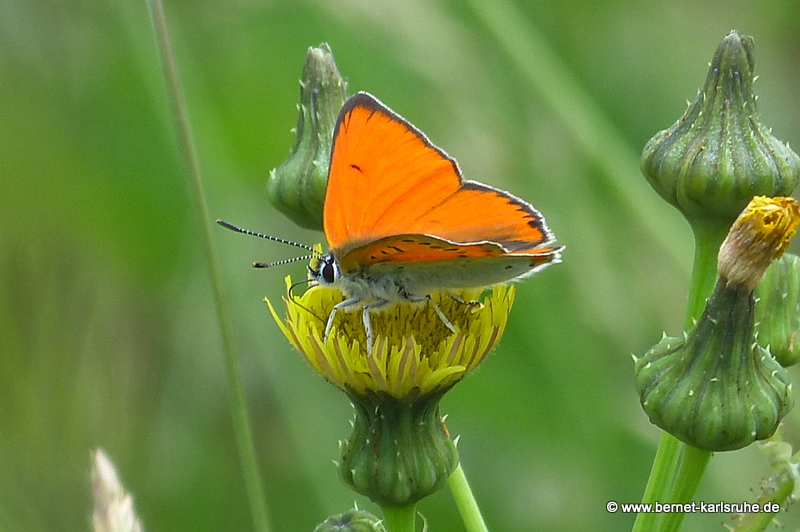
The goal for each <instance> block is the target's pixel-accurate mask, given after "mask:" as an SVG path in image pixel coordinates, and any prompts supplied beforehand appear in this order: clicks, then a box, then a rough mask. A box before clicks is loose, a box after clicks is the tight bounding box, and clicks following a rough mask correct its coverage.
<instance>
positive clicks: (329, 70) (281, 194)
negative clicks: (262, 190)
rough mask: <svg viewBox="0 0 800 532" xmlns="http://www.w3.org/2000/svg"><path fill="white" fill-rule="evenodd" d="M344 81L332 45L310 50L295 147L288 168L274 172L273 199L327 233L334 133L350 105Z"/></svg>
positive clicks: (270, 189)
mask: <svg viewBox="0 0 800 532" xmlns="http://www.w3.org/2000/svg"><path fill="white" fill-rule="evenodd" d="M346 100H347V83H346V82H345V81H344V80H343V79H342V76H341V74H339V70H338V69H337V68H336V63H335V62H334V60H333V53H332V52H331V49H330V47H329V46H328V45H327V44H326V43H322V44H321V45H320V46H319V48H309V49H308V53H307V54H306V62H305V66H304V67H303V78H302V80H301V81H300V106H299V110H300V114H299V116H298V118H297V126H296V127H295V130H294V131H295V135H296V138H295V142H294V146H293V147H292V150H291V152H290V153H289V157H288V158H287V159H286V161H284V163H283V164H282V165H281V166H280V167H279V168H277V169H276V170H273V171H272V172H270V175H269V180H268V181H267V196H268V197H269V201H270V203H272V204H273V205H274V206H275V207H276V208H277V209H278V210H280V211H281V212H282V213H284V214H285V215H286V216H288V217H289V218H291V219H292V221H294V222H295V223H296V224H298V225H300V226H302V227H306V228H308V229H317V230H322V206H323V203H324V201H325V189H326V187H327V185H328V166H329V165H330V156H331V144H332V140H333V128H334V126H335V125H336V119H337V117H338V116H339V111H340V110H341V109H342V106H343V105H344V102H345V101H346Z"/></svg>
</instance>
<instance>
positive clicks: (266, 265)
mask: <svg viewBox="0 0 800 532" xmlns="http://www.w3.org/2000/svg"><path fill="white" fill-rule="evenodd" d="M314 257H316V255H303V256H302V257H294V258H291V259H284V260H278V261H275V262H254V263H253V268H272V267H273V266H281V265H283V264H289V263H291V262H297V261H298V260H308V259H313V258H314Z"/></svg>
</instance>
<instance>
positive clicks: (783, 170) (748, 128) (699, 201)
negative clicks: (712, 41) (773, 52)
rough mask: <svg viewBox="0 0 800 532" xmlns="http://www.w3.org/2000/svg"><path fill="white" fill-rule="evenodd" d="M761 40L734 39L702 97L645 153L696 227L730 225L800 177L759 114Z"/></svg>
mask: <svg viewBox="0 0 800 532" xmlns="http://www.w3.org/2000/svg"><path fill="white" fill-rule="evenodd" d="M753 80H754V77H753V38H752V37H749V36H741V37H740V36H739V35H738V34H737V33H736V32H731V33H730V34H728V36H727V37H725V39H723V41H722V43H721V44H720V45H719V48H717V51H716V54H715V55H714V58H713V60H712V61H711V66H710V68H709V71H708V77H707V78H706V83H705V86H704V87H703V89H702V90H701V91H700V92H699V93H698V96H697V98H696V99H695V100H694V102H692V103H691V104H689V108H688V109H687V110H686V113H685V114H684V115H683V117H681V119H680V120H678V121H677V122H676V123H675V124H674V125H673V126H672V127H671V128H669V129H666V130H664V131H661V132H659V133H657V134H656V135H655V136H654V137H653V138H652V139H650V141H649V142H648V143H647V145H646V146H645V148H644V151H643V153H642V161H641V166H642V172H643V173H644V175H645V177H646V178H647V180H648V181H649V182H650V185H651V186H652V187H653V188H654V189H655V190H656V191H657V192H658V193H659V194H660V195H661V197H663V198H664V199H665V200H666V201H668V202H669V203H671V204H672V205H674V206H675V207H677V208H678V210H680V211H681V212H682V213H683V215H684V216H685V217H686V218H687V219H688V220H689V221H690V222H693V221H695V220H698V219H712V220H719V221H722V222H724V223H725V224H726V225H729V224H730V223H731V222H732V221H733V220H734V219H735V218H736V217H737V216H738V214H739V212H741V210H742V209H743V208H744V206H745V205H746V204H747V202H748V201H749V200H750V198H752V197H753V196H755V195H766V196H784V195H789V194H791V193H792V191H793V190H794V188H795V186H796V185H797V183H798V180H799V179H800V157H798V156H797V154H796V153H794V152H793V151H792V150H791V149H790V148H789V146H788V145H787V144H785V143H783V142H781V141H779V140H778V139H777V138H775V137H774V136H773V135H772V133H771V132H770V129H769V128H768V127H766V126H765V125H763V124H762V123H761V122H760V120H759V118H758V114H757V112H756V97H755V95H754V94H753Z"/></svg>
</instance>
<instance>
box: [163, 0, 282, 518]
mask: <svg viewBox="0 0 800 532" xmlns="http://www.w3.org/2000/svg"><path fill="white" fill-rule="evenodd" d="M149 5H150V13H151V16H152V22H153V31H154V32H155V35H156V40H157V43H158V50H159V53H160V55H161V63H162V68H163V70H164V81H165V83H166V88H167V94H168V96H169V99H170V103H171V108H172V120H173V123H174V125H175V128H176V130H177V131H176V132H177V135H178V145H179V148H180V151H181V155H182V159H183V166H184V170H185V173H186V178H187V181H188V185H189V190H190V192H191V196H192V203H193V205H194V211H195V215H196V221H197V226H198V229H199V232H200V241H201V243H202V245H203V252H204V254H205V258H206V265H207V267H208V270H209V275H210V277H211V285H212V290H213V294H214V303H215V307H216V314H217V325H218V327H219V331H220V337H221V341H222V350H223V352H224V354H225V368H226V370H227V374H228V391H229V400H230V408H231V414H232V416H233V428H234V433H235V435H236V443H237V447H238V449H239V459H240V463H241V467H242V472H243V474H244V481H245V489H246V491H247V497H248V500H249V503H250V511H251V513H252V519H253V525H254V527H255V529H256V530H257V531H259V532H269V530H270V526H269V518H268V516H267V507H266V504H265V502H264V501H265V498H264V488H263V486H262V484H261V478H260V476H259V474H258V466H257V464H256V458H255V452H254V450H253V443H252V441H253V439H252V433H251V430H250V422H249V420H248V418H247V410H246V407H245V401H244V392H243V389H242V379H241V374H240V369H239V356H238V353H237V351H236V348H235V346H234V342H233V333H232V330H231V325H230V316H229V314H228V308H227V305H226V301H227V298H226V297H225V294H224V292H225V290H224V286H223V282H222V275H221V273H220V268H219V263H218V261H217V256H216V252H215V250H214V246H213V244H212V242H211V230H210V223H209V221H210V217H209V214H208V207H207V204H206V200H205V193H204V191H203V183H202V180H201V178H200V169H199V166H198V164H197V154H196V150H195V147H194V141H193V140H192V135H191V130H190V127H189V117H188V113H187V111H186V103H185V102H184V99H183V92H182V91H181V87H180V80H179V79H178V72H177V68H176V65H175V59H174V57H173V55H172V47H171V45H170V40H169V34H168V32H167V22H166V18H165V16H164V8H163V6H162V4H161V0H150V2H149Z"/></svg>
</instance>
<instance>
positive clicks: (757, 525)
mask: <svg viewBox="0 0 800 532" xmlns="http://www.w3.org/2000/svg"><path fill="white" fill-rule="evenodd" d="M776 483H777V487H776V488H775V489H774V490H773V491H771V492H770V493H762V494H761V495H760V496H759V497H758V500H757V501H756V504H758V506H759V508H762V509H763V508H764V505H765V504H766V503H768V502H769V503H775V504H777V505H778V506H779V507H782V506H783V504H784V503H785V502H786V501H787V499H788V498H789V496H790V495H791V494H792V492H793V491H794V478H793V476H792V474H791V471H789V470H788V467H787V469H785V470H783V471H781V472H780V473H779V474H778V479H777V480H776ZM778 513H780V511H778V512H763V513H762V512H760V513H748V514H743V515H742V518H741V519H740V521H739V524H738V525H737V526H736V528H734V532H762V531H764V530H766V529H767V527H768V526H769V525H770V524H772V520H773V519H774V518H775V516H776V515H778Z"/></svg>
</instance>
